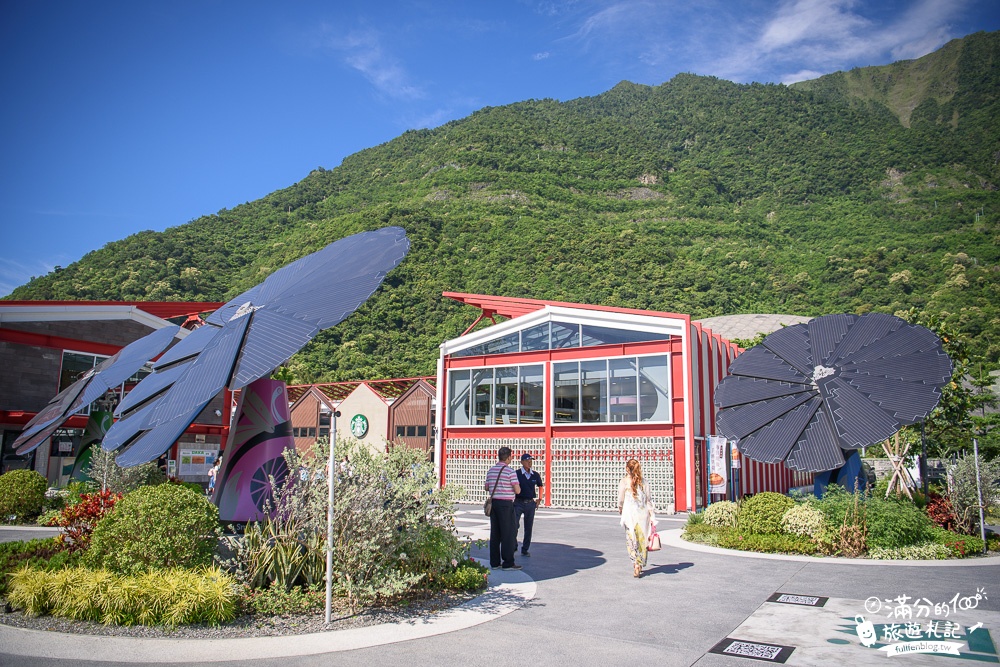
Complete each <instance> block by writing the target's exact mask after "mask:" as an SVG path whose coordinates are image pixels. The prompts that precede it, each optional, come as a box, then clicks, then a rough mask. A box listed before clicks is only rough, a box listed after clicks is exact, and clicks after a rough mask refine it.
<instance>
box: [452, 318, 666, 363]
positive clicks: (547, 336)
mask: <svg viewBox="0 0 1000 667" xmlns="http://www.w3.org/2000/svg"><path fill="white" fill-rule="evenodd" d="M669 339H670V334H668V333H663V332H651V331H634V330H632V329H618V328H614V327H595V326H590V325H587V324H571V323H569V322H558V321H554V322H545V323H544V324H539V325H536V326H533V327H530V328H528V329H524V330H522V331H518V332H514V333H510V334H506V335H504V336H501V337H499V338H494V339H493V340H489V341H486V342H485V343H479V344H478V345H473V346H472V347H469V348H466V349H464V350H459V351H458V352H455V353H454V354H452V355H451V356H453V357H478V356H483V355H488V354H509V353H512V352H533V351H538V350H561V349H565V348H569V347H594V346H596V345H613V344H622V343H642V342H646V341H656V340H669Z"/></svg>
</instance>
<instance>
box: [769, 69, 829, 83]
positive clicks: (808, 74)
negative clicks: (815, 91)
mask: <svg viewBox="0 0 1000 667" xmlns="http://www.w3.org/2000/svg"><path fill="white" fill-rule="evenodd" d="M828 73H829V72H827V74H828ZM823 74H824V72H817V71H816V70H812V69H803V70H799V71H798V72H794V73H792V74H786V75H785V76H783V77H781V83H783V84H785V85H786V86H787V85H790V84H793V83H797V82H799V81H808V80H810V79H818V78H819V77H821V76H823Z"/></svg>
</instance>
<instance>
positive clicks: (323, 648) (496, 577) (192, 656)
mask: <svg viewBox="0 0 1000 667" xmlns="http://www.w3.org/2000/svg"><path fill="white" fill-rule="evenodd" d="M490 579H491V583H490V587H489V588H488V589H487V590H486V592H485V593H483V594H482V595H480V596H479V597H477V598H475V599H472V600H469V601H468V602H465V603H464V604H461V605H459V606H457V607H454V608H452V609H448V610H446V611H443V612H441V613H439V614H434V615H433V616H430V617H428V618H421V619H415V620H412V621H407V622H402V623H383V624H381V625H373V626H370V627H367V628H354V629H350V630H335V631H331V632H316V633H312V634H304V635H289V636H284V637H249V638H245V639H169V638H165V639H141V638H134V637H105V636H97V635H75V634H67V633H58V632H45V631H41V630H25V629H22V628H15V627H11V626H8V625H2V624H0V646H2V647H3V648H2V649H0V650H2V652H3V653H6V654H8V655H18V656H30V657H36V658H46V659H52V660H57V659H58V660H79V659H81V658H86V659H87V660H93V661H97V662H117V663H188V664H189V663H202V662H231V661H234V660H251V659H259V658H280V657H292V656H304V655H317V654H322V653H336V652H339V651H351V650H354V649H360V648H369V647H372V646H381V645H383V644H392V643H395V642H403V641H409V640H411V639H422V638H424V637H432V636H434V635H441V634H445V633H447V632H455V631H456V630H464V629H466V628H471V627H473V626H476V625H479V624H481V623H486V622H488V621H492V620H495V619H497V618H500V617H501V616H504V615H506V614H509V613H510V612H512V611H514V610H516V609H518V608H520V607H521V606H523V605H524V604H525V603H527V602H528V601H529V600H531V599H532V598H533V597H534V596H535V591H536V588H537V586H536V584H535V582H534V580H533V579H531V578H530V577H529V576H528V575H527V574H525V573H524V572H523V571H509V572H504V571H502V570H494V571H492V572H490Z"/></svg>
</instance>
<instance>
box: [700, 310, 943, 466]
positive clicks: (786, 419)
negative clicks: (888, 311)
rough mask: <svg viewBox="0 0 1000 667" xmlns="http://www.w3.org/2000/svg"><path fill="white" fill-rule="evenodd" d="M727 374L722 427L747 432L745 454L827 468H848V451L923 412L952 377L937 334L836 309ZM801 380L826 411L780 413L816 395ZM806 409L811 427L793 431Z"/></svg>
mask: <svg viewBox="0 0 1000 667" xmlns="http://www.w3.org/2000/svg"><path fill="white" fill-rule="evenodd" d="M810 364H815V365H814V366H812V368H810V367H809V365H810ZM793 366H794V368H793ZM730 373H731V374H730V375H729V376H728V377H726V378H725V379H724V380H723V381H722V382H721V383H720V384H719V386H718V387H717V388H716V404H717V405H719V406H720V407H721V408H723V409H722V410H721V411H720V412H719V414H718V418H717V420H716V423H717V429H718V431H719V432H720V433H721V434H722V435H725V436H726V437H729V438H740V442H739V447H740V451H742V452H743V453H744V454H746V455H747V456H748V457H749V458H751V459H756V460H762V461H767V462H773V461H776V460H778V459H780V458H781V457H782V456H785V461H786V463H787V464H788V466H789V467H790V468H793V469H795V470H806V471H811V472H821V471H825V470H831V469H833V468H836V467H838V466H840V465H842V464H843V451H842V450H845V449H856V448H859V447H866V446H868V445H871V444H874V443H876V442H879V441H881V440H885V439H886V438H888V437H890V436H891V435H892V434H894V433H895V432H896V431H897V430H898V429H899V428H900V427H901V426H903V425H905V424H913V423H915V422H917V421H919V420H920V419H923V418H925V417H926V416H927V415H928V414H929V413H930V411H931V410H932V409H933V408H934V407H935V406H936V405H937V403H938V401H939V400H940V389H941V387H942V386H943V385H944V384H945V383H947V382H949V381H950V379H951V374H952V365H951V360H950V359H948V356H947V355H946V354H945V353H944V351H943V350H942V348H941V341H940V340H938V338H937V336H935V335H934V334H933V333H932V332H931V331H929V330H927V329H925V328H923V327H918V326H916V325H910V324H907V323H905V322H904V321H903V320H901V319H899V318H898V317H894V316H892V315H884V314H881V313H867V314H865V315H861V316H855V315H829V316H826V317H820V318H816V319H814V320H812V321H811V322H809V324H808V325H805V326H802V325H798V326H796V327H787V328H785V329H782V330H780V331H777V332H775V333H773V334H771V335H770V336H768V337H767V338H766V339H765V340H764V343H763V344H762V345H759V346H757V347H755V348H753V349H751V350H748V351H747V352H745V353H743V354H742V355H740V356H739V357H737V359H736V360H735V361H734V362H733V364H732V366H731V368H730ZM807 375H808V376H809V380H806V379H805V377H804V376H807ZM799 378H802V379H799ZM775 380H779V381H782V382H774V381H775ZM796 383H801V384H800V385H799V386H802V387H803V388H806V387H809V388H812V387H816V388H818V391H819V397H818V399H817V400H819V401H820V402H821V404H822V407H821V408H820V409H817V410H812V409H811V408H807V407H801V408H798V407H797V408H796V409H795V410H794V411H783V408H785V407H787V405H788V404H790V402H791V401H793V400H795V399H798V398H799V397H801V396H808V395H810V392H808V391H806V392H798V393H797V392H795V391H794V390H793V388H794V387H796ZM781 394H786V395H785V396H784V397H781V398H777V396H780V395H781ZM755 399H756V400H755ZM809 412H811V413H812V417H811V419H810V420H809V423H808V425H805V426H804V430H803V431H801V436H800V437H799V436H795V434H793V433H792V432H793V431H794V430H796V429H798V428H800V427H802V426H803V423H802V419H803V417H802V416H803V415H805V414H807V413H809ZM793 436H795V437H793ZM786 438H787V440H786ZM789 443H794V445H793V446H792V447H791V449H788V448H787V445H788V444H789Z"/></svg>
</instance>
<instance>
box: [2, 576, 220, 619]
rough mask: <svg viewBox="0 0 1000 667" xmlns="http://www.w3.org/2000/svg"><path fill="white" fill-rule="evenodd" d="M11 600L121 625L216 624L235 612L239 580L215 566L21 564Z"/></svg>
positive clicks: (34, 612)
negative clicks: (53, 567) (133, 569)
mask: <svg viewBox="0 0 1000 667" xmlns="http://www.w3.org/2000/svg"><path fill="white" fill-rule="evenodd" d="M10 579H11V582H10V592H9V594H8V596H7V597H8V600H9V601H10V603H11V604H12V605H13V606H15V607H16V608H18V609H22V610H24V612H25V614H27V615H29V616H39V615H42V614H52V615H53V616H60V617H63V618H70V619H81V620H92V621H99V622H101V623H105V624H111V623H114V624H118V625H136V624H141V625H166V626H169V627H174V626H177V625H187V624H191V623H208V624H212V625H218V624H219V623H223V622H225V621H229V620H232V619H233V618H234V617H235V615H236V602H237V598H238V595H237V587H236V584H235V581H233V579H232V578H231V577H229V576H228V575H227V574H226V573H224V572H222V571H221V570H219V569H217V568H203V569H200V570H187V569H181V568H174V569H170V570H162V571H150V572H146V573H144V574H140V575H118V574H116V573H114V572H111V571H109V570H105V569H97V570H92V569H88V568H83V567H73V568H66V569H63V570H59V571H55V572H50V571H45V570H41V569H36V568H33V567H30V566H23V567H21V568H20V569H18V570H17V571H16V572H14V573H13V574H12V575H11V577H10Z"/></svg>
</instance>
